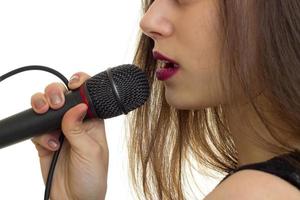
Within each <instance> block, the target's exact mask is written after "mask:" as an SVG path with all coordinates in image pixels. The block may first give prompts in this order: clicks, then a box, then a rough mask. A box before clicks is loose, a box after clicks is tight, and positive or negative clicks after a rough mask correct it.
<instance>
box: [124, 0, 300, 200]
mask: <svg viewBox="0 0 300 200" xmlns="http://www.w3.org/2000/svg"><path fill="white" fill-rule="evenodd" d="M152 2H153V0H143V9H144V12H146V10H147V9H148V8H149V6H150V5H151V3H152ZM219 7H220V21H221V22H222V27H221V28H222V31H221V33H220V34H221V35H222V37H223V41H224V44H223V49H222V52H223V54H222V61H223V65H222V71H221V73H222V74H223V75H222V76H220V77H224V79H223V80H222V83H223V84H222V85H223V87H224V91H227V92H226V94H227V95H228V97H227V98H228V100H231V101H232V100H233V99H234V97H235V96H236V95H237V94H238V93H239V92H240V91H238V90H241V91H242V92H243V94H244V95H245V96H246V97H247V98H248V100H249V102H250V103H251V105H252V106H253V108H254V109H255V111H256V112H257V116H258V117H259V119H260V120H262V122H263V123H264V124H265V126H266V127H267V129H268V130H269V132H270V134H271V135H272V136H273V137H274V139H276V141H278V142H279V143H280V144H281V145H282V146H281V147H280V149H281V150H283V149H284V150H285V151H293V150H294V149H295V148H294V147H291V146H290V145H289V144H288V143H287V142H285V140H284V139H283V137H281V136H282V135H281V136H280V134H276V133H275V132H274V130H273V128H272V127H273V125H274V124H271V122H270V121H268V118H267V116H266V115H265V112H264V109H263V107H262V106H259V104H258V103H257V102H256V101H255V98H253V91H254V89H253V88H254V87H256V86H257V84H254V83H259V86H260V88H263V94H264V96H265V97H266V99H268V100H269V101H268V102H270V103H271V106H272V108H273V109H274V112H276V116H278V119H280V120H281V121H283V122H284V123H285V124H287V125H288V126H289V127H290V130H289V131H290V133H300V78H299V77H300V1H298V0H289V1H286V0H276V1H273V0H264V1H261V0H245V1H240V0H223V1H221V0H220V1H219ZM153 47H154V42H153V40H152V39H151V38H149V37H147V36H146V35H144V34H142V35H141V37H140V40H139V44H138V48H137V52H136V55H135V58H134V63H135V64H137V65H139V66H141V68H142V69H143V70H144V71H145V72H146V73H147V75H148V77H149V82H150V88H151V95H150V98H149V100H148V101H147V102H146V103H145V105H144V106H142V107H140V108H139V109H137V110H135V111H134V112H133V113H132V114H131V115H130V116H129V120H130V138H129V164H130V170H131V176H132V180H133V186H134V188H135V189H136V191H137V193H138V194H139V197H142V196H144V197H145V198H146V199H176V200H180V199H184V198H185V197H184V195H183V193H184V192H183V177H184V174H183V172H184V170H183V168H184V166H185V164H186V163H188V164H190V163H191V160H193V159H195V160H196V161H197V163H199V169H200V166H204V167H206V168H210V169H213V170H216V171H218V172H223V173H227V172H229V171H230V170H232V169H234V168H236V167H237V151H236V148H235V145H234V142H233V140H232V137H231V135H230V130H229V129H228V124H227V119H226V112H224V110H225V106H224V105H219V106H215V107H209V108H205V109H199V110H177V109H175V108H173V107H171V106H170V105H168V104H167V102H166V100H165V98H164V87H163V85H162V83H161V82H159V81H157V80H156V79H155V70H156V68H157V66H156V65H157V63H156V61H155V60H154V59H153V57H152V49H153ZM223 66H226V67H223ZM235 85H239V86H240V87H239V88H237V87H233V86H235ZM292 136H293V137H294V138H297V139H299V137H300V136H299V134H298V135H296V134H293V135H292ZM265 142H266V143H268V141H265ZM268 147H269V148H270V149H271V148H272V147H274V148H275V147H276V146H275V145H274V144H271V143H269V146H268ZM298 166H299V167H300V164H299V163H298Z"/></svg>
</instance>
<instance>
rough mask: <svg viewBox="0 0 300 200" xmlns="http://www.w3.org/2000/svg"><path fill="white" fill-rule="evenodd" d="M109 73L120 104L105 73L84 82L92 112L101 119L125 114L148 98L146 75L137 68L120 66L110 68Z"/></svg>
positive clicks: (128, 65) (127, 65) (129, 65)
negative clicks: (92, 108)
mask: <svg viewBox="0 0 300 200" xmlns="http://www.w3.org/2000/svg"><path fill="white" fill-rule="evenodd" d="M110 71H111V76H112V79H113V81H114V83H115V86H116V90H117V92H118V94H119V97H120V102H119V101H118V99H117V98H116V95H115V94H114V88H113V85H112V84H111V81H110V80H109V77H108V73H107V71H104V72H101V73H99V74H97V75H95V76H93V77H91V78H90V79H88V80H87V82H86V88H87V90H88V93H89V96H90V99H91V102H92V104H93V107H94V110H95V112H96V113H97V115H98V117H99V118H101V119H106V118H111V117H115V116H118V115H121V114H123V109H124V111H125V114H127V113H128V112H130V111H132V110H134V109H136V108H137V107H139V106H141V105H143V104H144V103H145V101H146V100H147V98H148V96H149V83H148V80H147V77H146V74H145V73H144V72H143V71H142V70H141V69H140V68H138V67H137V66H135V65H131V64H126V65H120V66H117V67H114V68H111V69H110ZM120 103H121V106H120ZM122 107H123V108H122Z"/></svg>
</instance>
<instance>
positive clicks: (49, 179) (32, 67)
mask: <svg viewBox="0 0 300 200" xmlns="http://www.w3.org/2000/svg"><path fill="white" fill-rule="evenodd" d="M29 70H41V71H46V72H49V73H52V74H54V75H56V76H57V77H58V78H60V79H61V80H62V81H63V82H64V84H65V85H66V87H67V88H68V90H70V88H69V87H68V82H69V81H68V79H67V78H66V77H65V76H64V75H62V74H61V73H60V72H58V71H56V70H54V69H52V68H49V67H45V66H40V65H29V66H25V67H20V68H18V69H15V70H12V71H10V72H8V73H6V74H4V75H2V76H0V82H1V81H3V80H5V79H7V78H8V77H11V76H13V75H15V74H18V73H21V72H24V71H29ZM64 139H65V136H64V134H63V133H62V132H61V134H60V136H59V142H60V147H59V149H58V150H57V151H55V153H54V155H53V158H52V162H51V165H50V169H49V172H48V177H47V182H46V188H45V195H44V200H48V199H49V197H50V191H51V186H52V179H53V174H54V170H55V166H56V162H57V159H58V156H59V153H60V151H61V148H62V146H63V142H64Z"/></svg>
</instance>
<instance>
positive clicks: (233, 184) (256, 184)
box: [204, 169, 300, 200]
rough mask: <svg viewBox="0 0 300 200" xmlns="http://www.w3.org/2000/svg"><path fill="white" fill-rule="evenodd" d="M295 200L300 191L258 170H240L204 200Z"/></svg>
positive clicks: (298, 197)
mask: <svg viewBox="0 0 300 200" xmlns="http://www.w3.org/2000/svg"><path fill="white" fill-rule="evenodd" d="M225 199H226V200H227V199H231V200H240V199H243V200H282V199H289V200H296V199H298V200H299V199H300V191H299V190H298V189H297V188H296V187H294V186H293V185H291V184H290V183H288V182H286V181H285V180H283V179H281V178H279V177H277V176H274V175H272V174H269V173H265V172H262V171H258V170H250V169H249V170H248V169H247V170H241V171H239V172H236V173H235V174H233V175H231V176H230V177H228V178H227V179H226V180H224V181H223V182H222V183H221V184H220V185H218V186H217V187H216V188H215V189H214V190H213V191H212V192H211V193H209V194H208V195H207V196H206V197H205V198H204V200H225Z"/></svg>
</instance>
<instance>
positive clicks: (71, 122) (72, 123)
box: [62, 103, 95, 151]
mask: <svg viewBox="0 0 300 200" xmlns="http://www.w3.org/2000/svg"><path fill="white" fill-rule="evenodd" d="M86 112H87V105H86V104H84V103H81V104H79V105H77V106H75V107H73V108H71V109H70V110H68V111H67V112H66V113H65V115H64V117H63V120H62V131H63V133H64V135H65V136H66V138H67V140H68V141H69V142H70V144H71V146H72V148H74V149H77V150H78V151H82V150H84V149H87V147H90V146H91V145H93V143H95V142H94V141H93V140H91V139H90V138H89V137H88V135H87V134H86V132H85V130H84V127H83V119H84V117H85V115H86Z"/></svg>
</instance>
